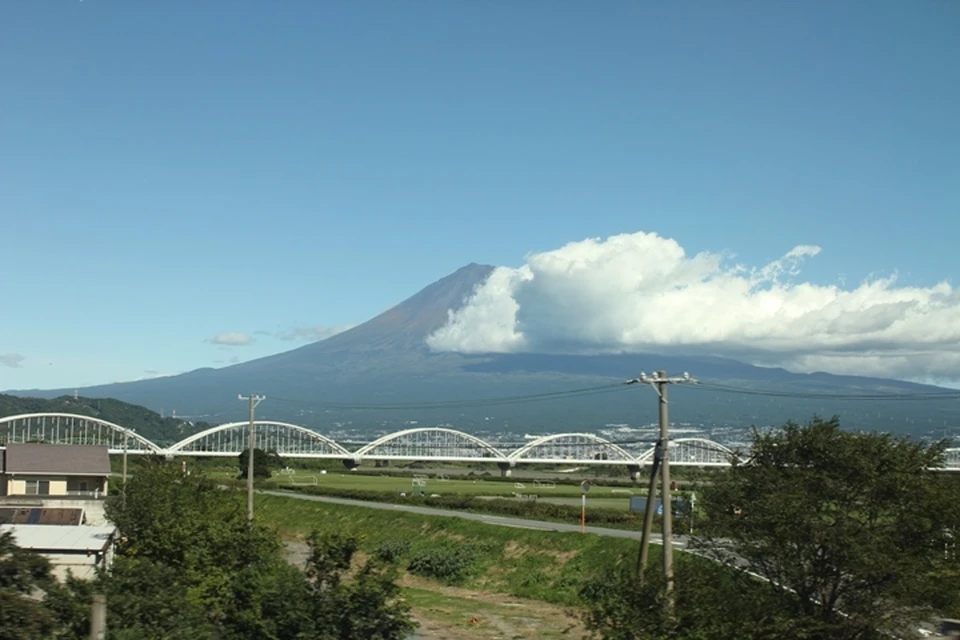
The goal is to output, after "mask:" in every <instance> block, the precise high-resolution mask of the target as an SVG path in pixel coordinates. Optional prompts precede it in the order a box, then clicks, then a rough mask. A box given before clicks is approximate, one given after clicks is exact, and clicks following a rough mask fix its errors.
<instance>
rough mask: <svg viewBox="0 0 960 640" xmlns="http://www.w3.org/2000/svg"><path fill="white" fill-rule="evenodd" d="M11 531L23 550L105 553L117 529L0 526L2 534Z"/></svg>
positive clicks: (34, 525)
mask: <svg viewBox="0 0 960 640" xmlns="http://www.w3.org/2000/svg"><path fill="white" fill-rule="evenodd" d="M7 531H10V532H12V533H13V537H14V538H15V539H16V542H17V546H18V547H20V548H21V549H31V550H33V551H40V552H43V551H103V550H104V549H105V548H106V547H107V545H108V544H109V543H110V538H111V537H113V535H114V534H115V533H116V531H117V528H116V527H114V526H109V527H70V526H62V527H53V526H49V525H43V524H0V533H5V532H7Z"/></svg>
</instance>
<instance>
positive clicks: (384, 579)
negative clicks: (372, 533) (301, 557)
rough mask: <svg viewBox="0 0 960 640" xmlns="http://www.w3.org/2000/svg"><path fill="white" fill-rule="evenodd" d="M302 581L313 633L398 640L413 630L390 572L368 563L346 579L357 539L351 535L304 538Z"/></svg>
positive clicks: (347, 638)
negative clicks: (305, 583)
mask: <svg viewBox="0 0 960 640" xmlns="http://www.w3.org/2000/svg"><path fill="white" fill-rule="evenodd" d="M309 543H310V547H311V552H310V558H309V560H308V561H307V577H308V579H309V584H310V595H311V599H312V602H313V611H314V617H315V619H316V621H317V624H318V626H319V628H321V629H328V630H330V631H329V633H330V636H329V637H330V638H335V639H336V640H401V639H402V638H407V637H408V636H409V635H410V634H411V633H412V632H413V631H414V629H416V625H415V624H414V623H413V621H412V620H411V618H410V607H409V605H407V604H406V602H404V601H403V600H401V599H400V597H399V596H400V588H399V587H398V586H397V584H396V582H395V578H396V573H395V571H396V570H395V568H392V567H388V566H386V565H385V564H383V563H381V562H379V561H376V560H373V559H370V560H367V561H366V562H365V563H364V564H363V565H361V566H360V567H359V569H358V570H357V571H356V573H355V574H354V575H353V577H352V579H351V580H350V581H349V582H347V581H345V578H344V576H345V574H346V572H347V571H349V570H350V568H351V567H352V565H353V563H354V556H355V554H356V552H357V551H358V550H359V548H360V539H359V538H358V537H356V536H354V535H339V534H334V535H330V534H328V535H319V534H317V533H314V534H313V535H312V536H310V540H309Z"/></svg>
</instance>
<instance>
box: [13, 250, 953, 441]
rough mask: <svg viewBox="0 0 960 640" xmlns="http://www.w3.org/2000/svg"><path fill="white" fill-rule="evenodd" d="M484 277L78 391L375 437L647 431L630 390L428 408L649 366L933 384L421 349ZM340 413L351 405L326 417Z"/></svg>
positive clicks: (771, 412)
mask: <svg viewBox="0 0 960 640" xmlns="http://www.w3.org/2000/svg"><path fill="white" fill-rule="evenodd" d="M493 269H494V267H492V266H489V265H481V264H469V265H466V266H464V267H462V268H460V269H458V270H457V271H455V272H454V273H452V274H450V275H448V276H446V277H444V278H442V279H440V280H438V281H436V282H434V283H433V284H431V285H429V286H427V287H425V288H424V289H422V290H421V291H419V292H418V293H416V294H414V295H413V296H411V297H410V298H408V299H406V300H404V301H403V302H401V303H400V304H398V305H396V306H394V307H392V308H390V309H388V310H386V311H384V312H383V313H381V314H380V315H378V316H376V317H375V318H372V319H371V320H368V321H367V322H365V323H363V324H361V325H358V326H356V327H354V328H352V329H349V330H347V331H344V332H343V333H340V334H337V335H335V336H332V337H330V338H327V339H326V340H322V341H319V342H314V343H311V344H307V345H304V346H301V347H299V348H296V349H293V350H291V351H286V352H283V353H278V354H275V355H271V356H267V357H264V358H259V359H256V360H252V361H249V362H244V363H240V364H235V365H231V366H228V367H224V368H220V369H199V370H196V371H191V372H188V373H184V374H181V375H177V376H170V377H165V378H155V379H150V380H140V381H136V382H127V383H118V384H109V385H99V386H94V387H87V388H85V389H82V393H83V394H84V395H85V396H103V397H113V398H118V399H120V400H123V401H125V402H131V403H134V404H138V405H143V406H146V407H150V408H152V409H160V408H162V407H166V408H167V409H172V408H176V409H177V412H178V414H180V415H184V416H193V417H195V418H197V419H203V420H206V421H208V422H219V421H227V420H233V419H240V418H242V417H243V408H242V407H241V406H240V403H238V402H237V400H236V398H237V394H238V393H244V394H245V393H262V394H266V395H267V397H268V402H266V403H264V404H263V405H261V409H260V410H259V411H258V415H262V416H268V417H274V418H277V419H281V418H282V419H289V420H292V421H296V422H298V423H300V424H305V425H307V426H316V427H320V428H327V427H330V426H331V425H341V426H342V425H345V424H346V425H350V426H351V427H352V428H356V429H360V430H363V429H381V430H382V429H383V428H386V427H387V426H389V425H392V426H394V427H396V426H398V425H403V424H406V423H408V422H411V421H416V422H417V423H418V424H423V423H438V422H446V423H450V424H454V425H456V426H460V427H462V428H473V429H488V430H489V429H495V428H504V425H506V424H509V425H513V426H515V427H516V428H518V429H521V430H525V431H530V432H535V431H538V430H540V431H556V430H569V429H571V428H577V429H581V428H583V429H590V428H596V427H598V426H601V425H603V424H605V423H608V422H612V423H631V424H643V423H649V422H652V421H654V420H655V419H656V415H655V404H654V403H652V402H651V401H650V399H649V398H646V397H644V396H638V394H637V393H610V394H601V395H597V396H589V397H585V398H577V399H565V400H559V401H553V402H539V403H524V404H511V405H507V406H493V405H491V406H487V405H483V404H478V405H476V406H471V407H466V408H451V409H442V408H435V407H430V406H427V405H429V404H432V403H436V402H438V401H447V400H474V399H478V398H492V397H512V396H521V395H526V394H535V393H543V392H553V391H559V390H564V389H571V388H582V387H591V386H597V385H609V384H611V383H616V382H618V381H622V380H624V379H626V378H630V377H634V376H636V375H637V374H638V373H639V372H640V371H641V370H646V371H648V372H652V371H655V370H658V369H665V370H667V371H669V372H671V373H681V372H683V371H689V372H690V373H691V374H692V375H694V376H696V377H698V378H700V379H702V380H713V381H717V382H722V383H724V384H726V385H733V386H739V387H742V388H744V389H772V390H785V391H790V392H791V393H799V394H800V396H803V395H804V394H814V395H816V394H822V393H826V392H829V393H844V392H847V393H864V392H871V393H903V392H910V391H912V392H915V391H919V390H935V389H937V388H936V387H930V386H927V385H919V384H914V383H908V382H901V381H896V380H884V379H878V378H866V377H856V376H835V375H831V374H826V373H814V374H796V373H791V372H789V371H786V370H784V369H770V368H762V367H756V366H753V365H749V364H745V363H743V362H739V361H736V360H731V359H727V358H720V357H714V356H703V357H693V356H685V357H680V356H662V355H655V354H625V355H600V356H574V355H556V354H536V353H516V354H475V355H466V354H459V353H434V352H431V351H430V350H429V348H428V347H427V345H426V344H425V340H426V338H427V336H429V335H430V334H431V333H433V332H434V331H436V330H437V329H439V328H440V327H442V326H443V325H444V324H445V323H446V322H447V321H448V317H449V313H450V311H452V310H457V309H459V308H460V307H461V306H462V305H463V304H464V303H465V301H466V300H467V299H468V298H469V297H470V296H471V295H472V294H473V293H474V291H475V290H476V288H477V286H478V285H480V284H482V283H483V282H485V281H486V279H487V278H488V277H489V276H490V274H491V272H492V271H493ZM70 391H72V389H71V390H70ZM12 393H16V394H18V395H35V396H42V397H54V396H60V395H64V394H65V390H27V391H16V392H12ZM672 397H673V398H674V399H675V400H674V402H673V403H672V404H674V405H675V407H674V408H673V409H672V413H671V415H672V417H673V418H674V419H675V420H677V421H685V422H690V423H696V424H705V425H714V426H717V427H718V428H720V427H726V426H739V427H740V428H742V427H746V426H749V425H751V424H759V425H763V424H782V423H783V422H785V421H786V420H789V419H798V420H802V419H805V418H807V417H809V415H810V414H812V413H814V412H816V413H820V414H826V415H833V414H839V415H840V416H841V418H842V419H843V420H844V421H845V424H847V425H848V426H856V427H859V428H877V429H882V430H895V431H920V430H922V429H927V430H931V429H934V428H939V429H941V430H943V429H944V428H948V427H950V426H951V425H957V426H960V402H952V403H951V402H949V401H946V400H938V401H936V402H935V403H930V402H925V403H924V404H922V405H920V404H918V403H904V402H898V403H897V402H887V401H883V402H869V403H867V402H860V403H856V402H845V401H844V402H841V401H839V400H833V399H824V398H817V397H810V398H807V399H806V400H805V399H804V398H803V397H798V398H789V397H788V398H778V397H768V396H762V395H761V396H757V395H750V394H746V395H739V396H738V395H736V394H732V395H731V394H722V393H718V392H707V391H704V390H689V389H680V388H678V389H677V390H676V391H675V392H674V396H672ZM411 403H413V404H417V405H420V406H419V407H417V408H411V409H392V410H387V409H381V408H378V407H376V406H375V405H378V404H391V405H396V404H411ZM343 404H355V405H360V406H362V408H358V409H349V410H348V409H337V408H335V407H334V408H331V407H333V406H334V405H343ZM907 405H910V406H907ZM918 407H920V408H922V411H921V412H918V411H917V409H918ZM921 427H922V429H921Z"/></svg>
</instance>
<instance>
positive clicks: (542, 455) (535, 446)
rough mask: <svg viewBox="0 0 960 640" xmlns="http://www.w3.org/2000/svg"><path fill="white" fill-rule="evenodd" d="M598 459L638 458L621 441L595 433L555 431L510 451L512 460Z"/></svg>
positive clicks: (631, 461)
mask: <svg viewBox="0 0 960 640" xmlns="http://www.w3.org/2000/svg"><path fill="white" fill-rule="evenodd" d="M591 459H592V460H597V461H598V462H599V461H602V462H625V463H628V464H630V463H634V462H636V459H635V458H634V457H633V456H632V455H630V453H628V452H627V451H626V450H625V449H623V448H622V447H621V446H620V445H617V444H615V443H613V442H610V441H609V440H607V439H606V438H601V437H600V436H598V435H595V434H592V433H555V434H553V435H549V436H542V437H540V438H537V439H536V440H531V441H530V442H528V443H527V444H525V445H523V446H522V447H520V448H519V449H517V450H516V451H514V452H513V453H511V454H510V460H512V461H515V462H520V461H523V460H530V461H541V460H544V461H564V460H579V461H581V462H582V461H585V460H591Z"/></svg>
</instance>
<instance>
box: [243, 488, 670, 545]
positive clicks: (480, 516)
mask: <svg viewBox="0 0 960 640" xmlns="http://www.w3.org/2000/svg"><path fill="white" fill-rule="evenodd" d="M257 493H261V494H263V495H268V496H278V497H281V498H295V499H297V500H310V501H312V502H324V503H326V504H342V505H347V506H351V507H365V508H367V509H381V510H384V511H404V512H406V513H416V514H419V515H422V516H440V517H442V518H460V519H462V520H473V521H475V522H483V523H485V524H493V525H499V526H501V527H519V528H522V529H538V530H541V531H556V532H560V533H579V532H580V526H579V525H575V524H564V523H562V522H546V521H544V520H527V519H526V518H513V517H509V516H495V515H488V514H485V513H473V512H471V511H453V510H451V509H436V508H433V507H418V506H415V505H410V504H392V503H389V502H369V501H366V500H351V499H349V498H331V497H329V496H314V495H309V494H305V493H298V492H295V491H258V492H257ZM586 532H587V533H592V534H594V535H598V536H606V537H609V538H629V539H632V540H639V539H640V532H639V531H629V530H626V529H609V528H607V527H590V526H588V527H587V528H586ZM650 542H651V543H653V544H662V543H663V540H662V539H661V537H660V534H659V533H655V534H654V535H653V536H652V537H651V538H650ZM673 546H674V547H678V548H680V549H683V548H685V547H686V546H687V537H686V536H674V538H673Z"/></svg>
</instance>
